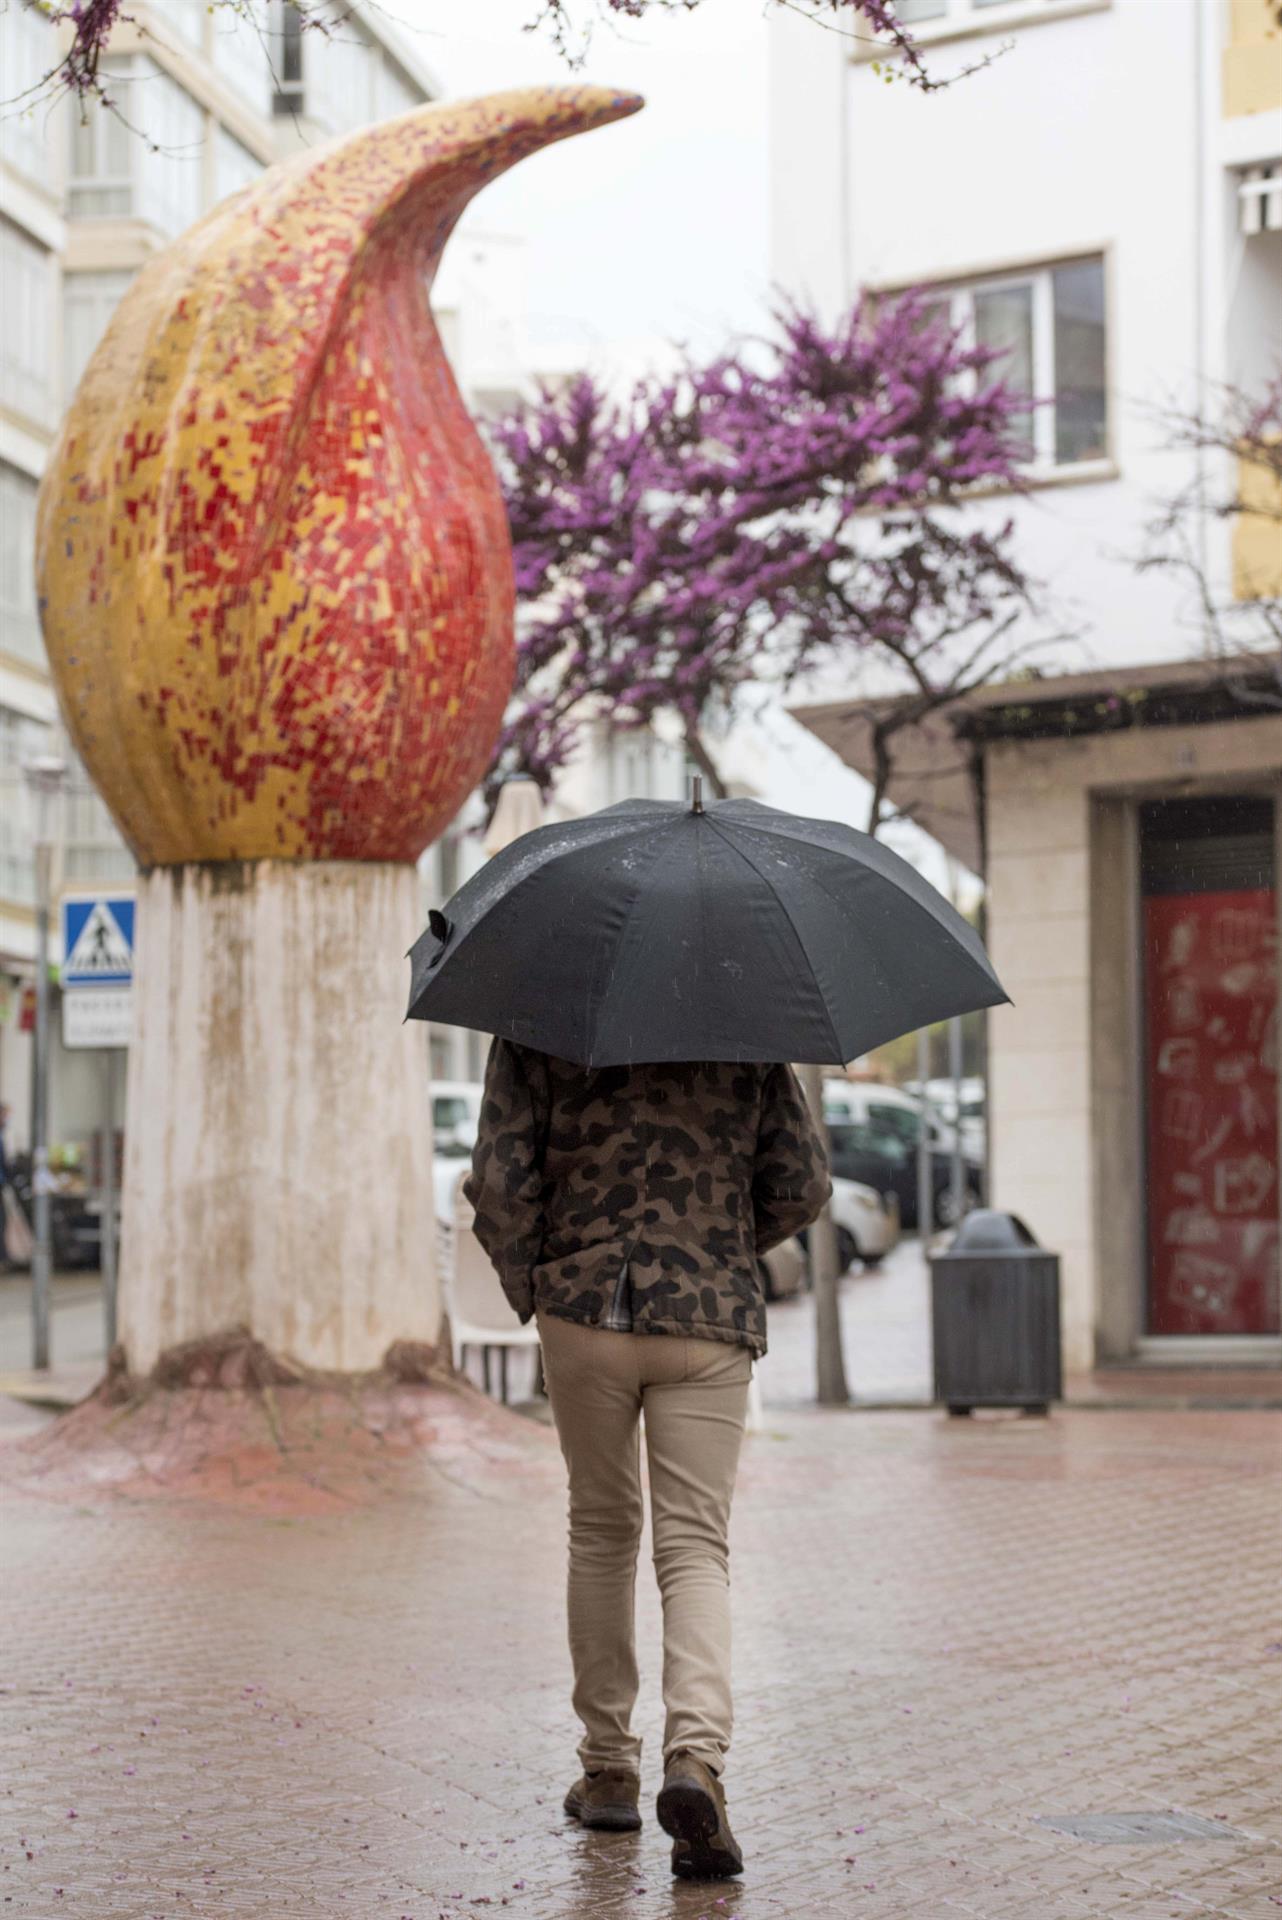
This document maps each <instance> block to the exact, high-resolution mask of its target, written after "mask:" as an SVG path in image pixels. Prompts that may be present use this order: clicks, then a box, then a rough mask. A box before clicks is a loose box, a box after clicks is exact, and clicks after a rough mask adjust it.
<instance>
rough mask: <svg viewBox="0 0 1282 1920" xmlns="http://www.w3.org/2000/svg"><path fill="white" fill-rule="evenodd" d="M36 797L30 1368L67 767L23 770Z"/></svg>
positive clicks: (38, 1362) (52, 761)
mask: <svg viewBox="0 0 1282 1920" xmlns="http://www.w3.org/2000/svg"><path fill="white" fill-rule="evenodd" d="M22 776H23V779H24V780H25V781H26V783H27V792H28V793H29V794H30V796H31V813H32V835H31V842H32V854H33V857H34V865H35V882H36V1031H35V1036H34V1037H35V1056H34V1059H33V1061H32V1072H31V1191H32V1196H33V1200H34V1207H33V1213H34V1219H33V1222H32V1230H33V1237H34V1242H35V1244H34V1246H33V1248H32V1254H31V1364H32V1366H33V1367H40V1368H47V1367H48V1365H49V1275H50V1268H51V1265H52V1261H51V1258H50V1249H51V1239H52V1235H51V1232H50V1225H51V1223H50V1211H49V914H50V910H51V907H52V901H53V850H54V844H55V841H56V838H57V827H58V820H57V812H58V801H59V799H60V797H61V794H62V789H63V783H64V781H65V779H66V776H67V768H66V763H65V761H62V760H60V759H58V757H57V756H56V755H55V754H40V755H38V756H37V757H36V758H35V759H34V760H28V761H27V762H26V763H25V764H24V766H23V769H22Z"/></svg>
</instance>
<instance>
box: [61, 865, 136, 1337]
mask: <svg viewBox="0 0 1282 1920" xmlns="http://www.w3.org/2000/svg"><path fill="white" fill-rule="evenodd" d="M135 917H136V902H135V899H134V896H133V894H132V893H125V892H121V893H115V892H102V893H67V894H64V895H63V900H62V954H63V959H62V1044H63V1046H64V1047H67V1048H69V1049H71V1050H72V1051H75V1050H78V1049H80V1048H88V1049H93V1050H96V1051H101V1052H102V1053H103V1054H105V1056H106V1058H105V1060H104V1062H103V1077H102V1086H103V1098H104V1101H105V1105H106V1111H105V1112H104V1114H103V1116H102V1127H101V1131H100V1135H99V1139H100V1151H101V1156H102V1173H101V1177H100V1179H99V1181H98V1203H99V1208H100V1212H99V1215H98V1259H99V1268H100V1271H101V1274H102V1314H103V1325H104V1329H105V1332H106V1336H107V1351H108V1352H110V1351H111V1349H112V1347H114V1346H115V1344H116V1304H117V1288H116V1252H117V1249H116V1074H117V1067H116V1060H117V1056H118V1055H119V1054H120V1052H121V1051H122V1050H123V1049H124V1048H125V1047H127V1046H128V1045H129V1038H130V1031H131V1029H132V1026H133V977H134V921H135Z"/></svg>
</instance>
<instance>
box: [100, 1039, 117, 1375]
mask: <svg viewBox="0 0 1282 1920" xmlns="http://www.w3.org/2000/svg"><path fill="white" fill-rule="evenodd" d="M105 1052H106V1082H107V1124H106V1126H105V1127H104V1128H103V1149H102V1152H103V1158H102V1214H101V1216H100V1218H101V1227H100V1236H101V1237H100V1239H99V1242H98V1245H99V1258H100V1261H101V1265H102V1311H103V1320H104V1323H105V1329H106V1335H107V1352H108V1353H110V1352H111V1349H112V1348H113V1347H114V1346H115V1344H116V1049H115V1048H114V1047H108V1048H106V1049H105Z"/></svg>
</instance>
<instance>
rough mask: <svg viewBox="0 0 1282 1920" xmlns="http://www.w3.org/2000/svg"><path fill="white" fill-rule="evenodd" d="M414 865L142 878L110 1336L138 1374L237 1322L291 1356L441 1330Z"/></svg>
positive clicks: (228, 867)
mask: <svg viewBox="0 0 1282 1920" xmlns="http://www.w3.org/2000/svg"><path fill="white" fill-rule="evenodd" d="M417 882H418V876H417V873H416V870H415V869H414V868H413V867H412V866H408V865H403V864H391V863H383V862H368V863H367V862H363V861H331V860H320V861H284V860H282V861H272V860H258V861H246V862H227V863H211V864H208V865H191V866H175V867H159V868H154V869H153V870H152V871H151V872H150V873H149V874H147V875H145V876H144V877H143V878H142V879H141V880H140V884H139V899H138V910H139V974H138V982H137V987H136V990H135V991H136V1008H137V1016H136V1017H137V1028H136V1033H135V1042H134V1045H133V1046H132V1047H131V1048H130V1053H129V1131H128V1142H127V1159H126V1171H125V1180H126V1189H127V1192H128V1194H129V1206H128V1208H127V1210H126V1214H125V1221H124V1240H123V1245H122V1248H121V1287H120V1338H121V1340H122V1342H123V1344H124V1347H125V1350H126V1356H127V1360H128V1364H129V1368H130V1371H131V1372H133V1373H142V1372H144V1371H145V1370H147V1369H148V1368H149V1367H150V1366H151V1365H152V1364H153V1363H154V1361H155V1360H156V1358H157V1357H158V1355H159V1354H160V1353H162V1352H164V1351H165V1350H166V1349H167V1348H169V1347H172V1346H174V1345H176V1344H178V1343H180V1342H182V1341H187V1340H192V1339H196V1338H200V1337H204V1336H207V1335H211V1334H217V1333H221V1332H223V1331H225V1330H227V1329H228V1328H230V1327H233V1326H236V1325H238V1324H241V1325H244V1326H247V1327H249V1328H251V1329H252V1331H253V1333H254V1335H255V1336H256V1338H258V1339H259V1340H261V1341H263V1342H264V1343H265V1345H266V1346H268V1347H269V1348H271V1349H272V1350H273V1351H274V1352H276V1353H279V1354H282V1355H287V1356H289V1357H291V1358H293V1359H294V1360H297V1361H299V1362H301V1363H302V1364H303V1365H306V1366H311V1367H322V1368H341V1369H344V1370H360V1369H363V1368H368V1367H376V1366H377V1365H378V1364H379V1362H380V1361H381V1360H382V1358H383V1355H384V1353H385V1352H386V1350H387V1348H388V1346H389V1344H391V1343H392V1342H393V1341H401V1340H418V1341H424V1342H428V1343H434V1342H435V1340H436V1337H437V1332H438V1328H439V1323H440V1296H439V1289H438V1284H437V1279H436V1273H435V1268H434V1262H433V1252H432V1248H433V1209H432V1177H431V1176H432V1140H431V1103H430V1092H429V1083H428V1055H427V1028H426V1027H425V1026H423V1025H422V1024H420V1023H417V1022H412V1023H409V1024H402V1015H403V1013H404V1006H405V994H406V981H407V972H406V968H405V963H404V959H403V955H404V954H405V951H406V949H407V948H408V947H409V945H410V943H411V941H412V940H413V939H414V937H415V934H416V933H417V931H418V927H417V919H418V886H417Z"/></svg>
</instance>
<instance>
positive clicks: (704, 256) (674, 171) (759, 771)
mask: <svg viewBox="0 0 1282 1920" xmlns="http://www.w3.org/2000/svg"><path fill="white" fill-rule="evenodd" d="M380 4H381V6H382V9H383V11H384V13H385V14H386V15H387V17H388V18H389V19H391V20H392V21H394V22H395V23H396V25H397V26H398V27H399V28H400V29H401V31H402V32H403V33H404V34H405V35H406V37H407V38H409V39H410V40H411V42H412V44H413V45H414V46H415V48H416V49H417V50H418V52H419V53H420V55H421V57H422V58H423V60H424V61H425V62H426V63H427V64H428V66H430V67H431V68H432V69H433V71H434V73H435V75H436V77H437V79H438V80H439V82H440V83H441V84H442V85H443V87H444V89H445V90H446V92H447V93H449V94H452V95H455V96H466V95H469V94H477V93H489V92H494V91H496V90H497V89H499V88H502V87H512V86H529V85H538V84H541V83H557V82H561V83H564V82H566V81H567V80H573V79H575V78H581V79H583V80H587V81H593V82H596V83H598V84H602V85H607V86H612V87H619V88H625V89H627V90H629V91H632V92H637V93H641V94H643V95H644V96H645V100H646V105H645V107H644V108H643V110H642V111H641V112H640V113H639V114H636V115H635V116H634V117H633V118H632V119H630V120H626V121H623V122H621V123H619V124H617V125H615V126H611V127H605V128H602V129H599V130H598V131H597V132H594V133H590V134H586V135H584V136H582V137H581V138H578V139H575V140H570V141H567V142H565V143H564V144H562V145H560V146H556V147H551V148H549V149H547V151H546V152H544V153H541V154H536V155H534V156H533V157H532V158H531V159H529V160H524V161H522V162H521V164H520V166H519V167H516V168H514V169H513V170H512V172H511V173H509V174H506V175H504V177H503V178H502V179H500V180H497V181H496V182H495V183H494V184H493V185H492V186H490V187H487V188H486V190H485V193H484V194H483V195H482V196H481V198H480V199H479V200H478V201H477V203H476V218H477V220H478V222H480V223H482V224H483V225H484V226H485V227H487V228H490V229H493V230H495V231H498V232H510V233H513V234H517V235H519V236H521V238H522V239H523V240H524V242H525V254H526V264H525V274H526V284H527V300H528V313H527V315H526V335H527V339H528V341H529V343H530V346H531V349H532V351H533V352H534V354H535V355H537V354H538V353H539V352H540V351H541V350H542V351H544V352H547V353H549V354H550V356H551V357H552V358H553V360H554V363H555V364H564V358H563V353H564V350H565V349H569V350H570V351H571V352H574V351H575V350H576V349H577V350H578V351H579V353H580V354H581V358H582V360H583V362H585V363H586V364H589V365H593V366H596V367H599V368H601V369H602V370H608V369H609V368H610V367H611V366H613V367H615V368H616V369H617V368H622V369H624V370H626V371H628V372H633V371H636V370H638V369H639V366H640V365H641V364H644V362H645V361H646V359H647V358H648V355H649V352H650V350H651V348H652V346H653V345H654V343H661V342H664V341H675V342H681V343H684V344H687V345H689V346H690V347H692V348H694V349H695V350H699V351H713V350H716V349H717V348H719V347H721V346H723V345H724V344H725V342H726V340H727V338H728V337H729V336H733V335H734V334H736V333H743V332H753V331H759V330H761V329H762V328H763V327H764V326H765V324H766V321H767V317H768V311H769V302H770V262H769V223H768V195H767V168H768V157H769V156H768V138H767V128H768V111H767V97H766V47H767V38H768V30H767V25H766V18H765V11H766V9H765V4H764V0H703V3H702V5H701V6H700V7H699V8H698V9H697V11H695V12H693V13H688V14H687V13H680V12H678V13H674V14H667V15H666V16H665V15H664V14H662V13H660V14H656V15H655V16H654V17H653V18H651V19H647V20H645V21H644V22H635V21H634V22H621V23H619V24H618V25H615V24H613V23H607V22H599V23H598V24H597V26H596V28H595V31H594V33H593V38H592V45H591V50H590V54H589V58H588V60H587V62H586V64H585V65H584V66H583V68H582V69H581V70H579V72H578V73H574V72H571V71H570V70H569V69H568V68H567V66H566V63H565V61H564V60H563V59H561V58H560V57H559V55H558V54H557V53H556V51H555V49H554V47H553V45H552V43H551V40H550V37H549V35H548V33H547V31H546V29H540V30H537V31H535V32H533V33H526V32H523V31H522V28H523V27H524V26H525V24H526V23H527V22H528V21H530V20H531V19H532V18H534V17H535V15H536V14H537V12H538V10H539V6H540V0H380ZM572 5H573V9H574V12H575V15H576V17H577V18H579V19H581V20H586V19H587V18H589V17H590V16H592V15H594V14H596V13H597V11H598V0H572ZM816 31H820V29H818V28H816ZM798 697H799V696H798ZM738 749H739V750H738V752H737V753H735V755H734V762H735V764H734V766H733V768H732V771H733V772H735V773H738V772H740V771H741V769H750V770H751V777H752V779H753V781H754V783H755V785H756V787H757V790H758V792H759V795H760V797H761V798H762V799H763V800H766V801H767V802H769V803H770V804H771V805H774V806H781V807H787V808H790V809H792V810H793V811H795V812H799V813H809V814H813V815H817V816H820V817H826V818H832V819H843V820H847V821H849V822H850V823H851V824H853V825H856V826H863V824H864V822H865V819H866V817H867V805H868V803H867V791H868V790H867V788H866V786H865V784H864V782H863V781H861V780H859V779H858V778H857V777H856V776H855V775H853V774H851V773H850V772H849V771H848V769H847V768H845V767H844V766H843V765H842V763H841V762H840V761H839V760H838V758H837V756H836V755H835V754H833V753H831V752H830V751H829V749H828V748H827V747H824V746H822V745H820V743H819V742H818V741H817V740H815V738H814V737H813V735H811V734H809V733H807V732H806V731H805V730H804V729H803V728H801V727H799V726H798V725H797V724H796V723H795V722H794V721H791V720H789V719H788V718H787V717H786V715H785V714H784V713H783V712H782V710H781V709H779V708H775V709H773V710H772V711H770V712H769V713H768V714H767V715H766V717H765V718H764V719H763V720H762V721H761V722H759V723H757V724H755V725H754V726H752V727H751V728H746V729H744V730H743V733H742V735H741V736H740V739H739V742H738ZM889 837H890V838H891V839H892V841H893V844H894V845H895V846H896V847H897V848H898V849H899V850H900V851H902V852H904V853H906V854H908V855H909V857H911V858H913V859H914V860H915V861H917V863H918V864H920V865H922V866H923V867H924V868H925V870H926V871H927V872H928V873H929V874H930V877H931V878H932V879H933V880H935V881H936V883H937V884H941V883H942V881H943V863H942V859H941V858H940V857H939V856H938V855H937V854H936V853H935V851H934V850H933V847H932V846H931V844H930V843H927V842H925V841H924V840H923V837H922V836H921V835H919V834H917V833H915V832H914V831H912V830H911V829H909V830H907V831H906V832H904V833H899V834H893V833H892V835H890V836H889Z"/></svg>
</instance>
